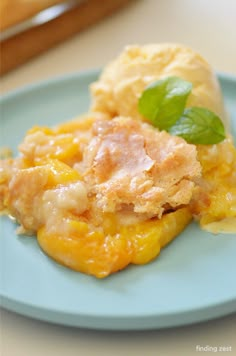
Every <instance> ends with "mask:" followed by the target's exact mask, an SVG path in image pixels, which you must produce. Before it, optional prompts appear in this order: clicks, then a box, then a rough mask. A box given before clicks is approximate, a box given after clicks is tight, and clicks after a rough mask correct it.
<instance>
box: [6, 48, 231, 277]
mask: <svg viewBox="0 0 236 356" xmlns="http://www.w3.org/2000/svg"><path fill="white" fill-rule="evenodd" d="M91 95H92V103H91V107H90V110H89V111H88V113H87V114H85V115H83V116H81V117H79V118H77V119H74V120H72V121H69V122H65V123H62V124H59V125H58V126H56V127H53V128H50V127H33V128H31V129H30V130H29V131H28V132H27V133H26V135H25V138H24V140H23V142H22V143H21V144H20V145H19V152H20V155H19V156H17V157H16V158H12V157H9V151H8V150H5V151H4V150H2V156H3V159H2V160H1V162H0V210H1V211H2V213H5V214H8V215H9V216H12V217H14V218H15V220H16V221H17V223H18V224H19V226H18V228H17V232H18V233H19V234H27V235H37V240H38V243H39V245H40V247H41V248H42V250H43V251H44V252H45V253H46V254H47V255H48V256H50V257H52V258H53V259H54V260H56V261H57V262H59V263H61V264H63V265H65V266H67V267H69V268H72V269H74V270H77V271H80V272H83V273H87V274H91V275H94V276H96V277H98V278H103V277H106V276H108V275H109V274H111V273H114V272H116V271H119V270H121V269H123V268H125V267H126V266H128V265H129V264H145V263H148V262H149V261H151V260H153V259H154V258H155V257H157V256H158V254H159V253H160V250H161V249H162V248H163V247H164V246H165V245H167V244H168V243H169V242H171V241H172V240H173V239H174V238H175V237H176V236H178V235H179V234H180V232H181V231H182V230H183V229H184V228H185V227H186V226H187V225H188V224H189V223H190V222H191V220H192V219H195V220H197V221H198V222H199V224H200V226H201V228H202V229H205V230H207V231H209V232H212V233H218V232H228V233H236V149H235V147H234V145H233V140H232V137H231V135H230V127H229V122H228V121H227V116H226V113H225V110H224V105H223V100H222V95H221V92H220V87H219V84H218V81H217V79H216V77H215V75H214V73H213V71H212V69H211V68H210V66H209V64H207V62H206V61H205V60H204V59H202V58H201V57H200V56H199V55H198V54H196V53H195V52H194V51H192V50H191V49H189V48H186V47H184V46H180V45H173V44H157V45H146V46H143V47H138V46H129V47H127V48H125V49H124V51H123V53H121V55H120V56H119V57H118V58H117V59H116V60H115V61H113V62H112V63H110V64H109V65H108V66H107V67H106V68H105V69H104V70H103V72H102V74H101V76H100V78H99V79H98V80H97V81H96V82H95V83H92V85H91Z"/></svg>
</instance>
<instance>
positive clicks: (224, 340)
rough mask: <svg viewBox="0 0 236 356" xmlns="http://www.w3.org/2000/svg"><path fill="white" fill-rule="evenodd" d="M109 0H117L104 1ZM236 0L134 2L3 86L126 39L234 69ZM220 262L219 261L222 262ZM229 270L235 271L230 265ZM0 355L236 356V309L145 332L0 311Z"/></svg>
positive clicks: (88, 63) (108, 50) (86, 58)
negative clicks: (179, 46) (175, 47)
mask: <svg viewBox="0 0 236 356" xmlns="http://www.w3.org/2000/svg"><path fill="white" fill-rule="evenodd" d="M104 1H112V0H104ZM235 23H236V1H235V0H196V1H195V0H134V1H133V2H131V3H130V4H129V5H128V6H127V7H125V8H124V9H122V10H121V11H119V12H118V13H116V14H115V15H113V16H110V18H107V19H105V20H104V21H102V22H101V23H99V24H97V25H95V26H94V27H92V28H91V29H89V30H86V31H84V32H83V33H81V34H78V35H77V36H75V37H74V38H73V39H71V40H69V41H67V42H66V43H63V44H62V45H60V46H58V47H57V48H55V49H52V50H50V51H48V52H47V53H46V54H44V55H42V56H41V57H38V58H37V59H35V60H33V61H31V62H29V63H27V64H26V65H24V66H22V67H21V68H19V69H17V70H15V71H14V72H11V73H10V74H8V75H6V76H4V77H3V78H1V92H2V93H4V92H8V91H11V90H13V89H15V88H18V87H21V86H24V85H27V84H29V83H32V82H35V81H38V80H43V79H46V78H50V77H53V76H56V75H61V74H65V73H70V72H74V71H80V70H83V69H87V68H94V67H101V66H103V65H104V64H105V63H107V62H108V61H109V60H111V59H112V58H113V57H115V56H116V55H117V54H118V53H119V52H120V51H121V49H122V48H123V46H124V45H126V44H132V43H136V44H144V43H148V42H178V43H183V44H186V45H188V46H190V47H192V48H194V49H196V50H197V51H198V52H200V53H201V54H202V55H203V56H204V57H205V58H206V59H207V60H208V61H209V62H210V63H211V64H212V66H213V67H214V68H215V69H216V70H219V71H223V72H229V73H232V74H236V24H235ZM219 262H220V261H219ZM231 272H232V271H231ZM0 323H1V324H0V326H1V327H0V342H1V343H0V355H1V356H42V355H45V356H48V355H50V356H54V355H57V356H62V355H63V356H64V355H66V356H72V355H73V356H74V355H82V356H93V355H95V356H99V355H101V356H108V355H109V356H117V355H123V356H132V355H135V356H143V355H145V356H151V355H155V356H156V355H161V356H162V355H163V356H168V355H174V356H175V355H180V356H181V355H183V356H185V355H187V356H191V355H195V354H196V353H199V351H197V349H196V347H197V345H199V346H202V347H205V350H210V349H211V348H212V349H211V350H212V351H202V352H203V353H206V354H209V353H213V352H214V350H216V349H215V348H216V347H217V352H220V351H219V348H220V346H226V347H228V351H225V352H224V351H222V352H221V354H222V353H223V354H225V353H226V354H231V355H236V314H234V315H231V316H227V317H224V318H221V319H217V320H213V321H209V322H206V323H201V324H198V325H193V326H186V327H181V328H172V329H166V330H153V331H145V332H105V331H92V330H82V329H76V328H68V327H62V326H57V325H51V324H47V323H44V322H39V321H36V320H32V319H28V318H26V317H23V316H19V315H16V314H14V313H11V312H8V311H5V310H1V313H0Z"/></svg>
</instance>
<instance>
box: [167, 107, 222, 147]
mask: <svg viewBox="0 0 236 356" xmlns="http://www.w3.org/2000/svg"><path fill="white" fill-rule="evenodd" d="M169 133H170V134H172V135H175V136H181V137H183V138H184V139H185V140H186V141H187V142H189V143H194V144H205V145H206V144H208V145H212V144H214V143H219V142H221V141H223V140H224V139H225V130H224V125H223V123H222V121H221V120H220V118H219V117H218V116H217V115H215V114H214V113H213V112H212V111H210V110H207V109H205V108H200V107H191V108H188V109H185V110H184V112H183V114H182V116H181V117H180V119H179V120H177V121H176V123H175V124H174V125H173V126H172V127H171V128H170V129H169Z"/></svg>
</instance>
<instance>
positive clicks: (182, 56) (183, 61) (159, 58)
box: [91, 44, 227, 124]
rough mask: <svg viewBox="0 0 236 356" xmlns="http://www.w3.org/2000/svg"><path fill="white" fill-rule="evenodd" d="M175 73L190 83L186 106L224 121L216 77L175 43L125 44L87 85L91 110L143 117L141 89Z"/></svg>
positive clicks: (207, 65)
mask: <svg viewBox="0 0 236 356" xmlns="http://www.w3.org/2000/svg"><path fill="white" fill-rule="evenodd" d="M168 76H177V77H180V78H182V79H184V80H187V81H189V82H191V83H192V84H193V89H192V92H191V94H190V96H189V98H188V101H187V107H188V106H202V107H205V108H207V109H209V110H212V111H213V112H215V113H216V114H217V115H218V116H219V117H220V118H221V119H222V121H224V122H225V124H226V120H227V119H226V114H225V110H224V104H223V99H222V94H221V90H220V86H219V83H218V80H217V78H216V76H215V73H214V72H213V70H212V68H211V66H210V65H209V64H208V63H207V62H206V61H205V60H204V59H203V58H202V57H201V56H200V55H199V54H197V53H195V52H194V51H193V50H192V49H190V48H188V47H185V46H182V45H177V44H148V45H145V46H142V47H140V46H136V45H133V46H128V47H126V48H125V49H124V51H123V52H122V53H121V54H120V56H119V57H118V58H117V59H116V60H114V61H113V62H112V63H110V64H108V65H107V66H106V67H105V69H104V70H103V72H102V74H101V76H100V78H99V80H98V81H97V82H95V83H93V84H92V85H91V93H92V110H93V111H103V112H106V113H108V114H109V115H110V116H111V117H113V116H116V115H121V116H130V117H132V118H135V119H143V118H142V117H141V115H140V114H139V113H138V99H139V97H140V95H141V93H142V92H143V90H144V88H145V87H146V86H147V85H148V84H150V83H151V82H154V81H156V80H159V79H163V78H165V77H168Z"/></svg>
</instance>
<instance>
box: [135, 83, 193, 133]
mask: <svg viewBox="0 0 236 356" xmlns="http://www.w3.org/2000/svg"><path fill="white" fill-rule="evenodd" d="M191 90H192V84H191V83H189V82H186V81H185V80H182V79H180V78H178V77H168V78H165V79H161V80H158V81H156V82H154V83H152V84H150V85H149V86H148V87H147V88H146V89H145V90H144V92H143V94H142V96H141V98H140V100H139V103H138V107H139V112H140V113H141V114H142V115H143V116H144V117H146V118H148V119H149V120H150V121H151V122H152V123H153V125H154V126H157V127H158V128H159V129H161V130H167V129H168V128H169V127H171V126H172V125H173V124H174V123H175V122H176V121H177V120H178V119H179V117H180V115H181V114H182V112H183V110H184V108H185V104H186V101H187V98H188V96H189V94H190V92H191Z"/></svg>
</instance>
